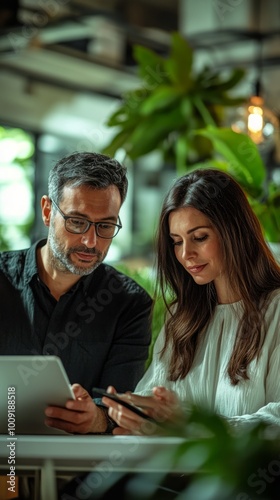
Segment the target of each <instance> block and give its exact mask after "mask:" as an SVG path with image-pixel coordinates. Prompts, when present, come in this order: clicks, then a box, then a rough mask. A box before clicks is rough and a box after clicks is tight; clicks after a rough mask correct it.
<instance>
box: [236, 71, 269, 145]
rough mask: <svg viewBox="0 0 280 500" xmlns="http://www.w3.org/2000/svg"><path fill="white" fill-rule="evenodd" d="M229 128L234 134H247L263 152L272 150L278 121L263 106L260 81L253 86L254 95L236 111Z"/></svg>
mask: <svg viewBox="0 0 280 500" xmlns="http://www.w3.org/2000/svg"><path fill="white" fill-rule="evenodd" d="M231 128H232V130H234V131H235V132H240V133H244V134H247V135H249V136H250V137H251V139H252V140H253V141H254V143H255V144H256V145H257V146H258V147H259V149H260V150H261V151H263V152H267V151H269V150H272V149H273V147H274V146H275V142H276V136H277V134H278V131H279V120H278V118H277V116H276V115H275V114H274V113H273V111H271V110H270V109H269V108H267V107H266V106H265V103H264V99H263V97H262V96H261V84H260V80H257V82H256V85H255V93H254V95H252V96H251V97H250V99H249V101H248V102H247V103H246V104H245V105H244V106H240V107H239V108H237V109H236V113H235V116H234V119H233V121H232V123H231Z"/></svg>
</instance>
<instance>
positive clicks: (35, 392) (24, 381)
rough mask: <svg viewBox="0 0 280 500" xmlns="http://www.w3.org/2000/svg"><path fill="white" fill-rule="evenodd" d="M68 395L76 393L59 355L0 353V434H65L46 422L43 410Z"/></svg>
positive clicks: (61, 402)
mask: <svg viewBox="0 0 280 500" xmlns="http://www.w3.org/2000/svg"><path fill="white" fill-rule="evenodd" d="M68 399H74V394H73V392H72V389H71V385H70V382H69V380H68V377H67V375H66V372H65V369H64V367H63V364H62V362H61V360H60V358H58V357H57V356H37V355H34V356H32V355H31V356H0V434H8V435H10V436H13V435H15V436H16V435H17V434H66V433H65V432H64V431H60V430H59V429H53V428H50V427H47V426H46V425H45V424H44V420H45V418H46V417H45V414H44V410H45V408H46V406H48V405H52V406H64V405H65V403H66V401H67V400H68ZM13 432H14V434H13Z"/></svg>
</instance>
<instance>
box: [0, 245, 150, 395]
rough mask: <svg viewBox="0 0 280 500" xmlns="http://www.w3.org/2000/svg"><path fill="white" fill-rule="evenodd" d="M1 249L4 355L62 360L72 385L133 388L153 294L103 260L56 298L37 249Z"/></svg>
mask: <svg viewBox="0 0 280 500" xmlns="http://www.w3.org/2000/svg"><path fill="white" fill-rule="evenodd" d="M44 243H45V241H41V242H39V243H36V244H34V245H32V246H31V247H30V248H29V249H26V250H19V251H12V252H2V253H0V295H1V303H2V305H1V306H0V354H10V355H11V354H43V355H57V356H59V357H60V358H61V360H62V362H63V364H64V367H65V369H66V372H67V374H68V377H69V380H70V382H71V383H79V384H81V385H82V386H83V387H84V388H85V389H86V390H87V391H89V393H91V388H92V387H94V386H95V387H103V388H106V387H107V386H108V385H114V386H115V387H116V389H117V390H118V391H120V392H122V391H126V390H133V389H134V387H135V385H136V383H137V382H138V380H139V379H140V378H141V377H142V375H143V373H144V370H145V361H146V359H147V356H148V349H149V344H150V338H151V331H150V311H151V305H152V300H151V298H150V296H149V295H148V294H147V293H146V292H145V291H144V289H143V288H141V287H140V286H139V285H138V284H137V283H136V282H135V281H133V280H132V279H131V278H129V277H128V276H126V275H124V274H122V273H120V272H119V271H117V270H116V269H114V268H113V267H112V266H109V265H107V264H103V263H102V264H100V265H99V267H98V268H97V269H96V270H95V271H93V272H92V273H91V274H90V275H88V276H84V277H81V278H80V279H79V281H78V282H77V283H76V284H75V285H74V286H73V287H72V288H71V289H70V290H69V291H68V292H66V293H65V294H64V295H62V296H61V297H60V299H59V300H58V301H57V300H56V299H55V298H54V297H53V296H52V295H51V294H50V292H49V289H48V287H47V286H46V285H45V284H44V283H43V282H42V281H41V280H40V278H39V274H38V268H37V263H36V248H37V247H38V245H41V246H42V245H43V244H44Z"/></svg>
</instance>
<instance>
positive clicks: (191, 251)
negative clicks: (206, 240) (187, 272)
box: [182, 242, 195, 260]
mask: <svg viewBox="0 0 280 500" xmlns="http://www.w3.org/2000/svg"><path fill="white" fill-rule="evenodd" d="M194 255H195V248H194V246H193V244H192V243H189V242H188V243H183V249H182V257H183V259H184V260H188V259H190V258H192V257H193V256H194Z"/></svg>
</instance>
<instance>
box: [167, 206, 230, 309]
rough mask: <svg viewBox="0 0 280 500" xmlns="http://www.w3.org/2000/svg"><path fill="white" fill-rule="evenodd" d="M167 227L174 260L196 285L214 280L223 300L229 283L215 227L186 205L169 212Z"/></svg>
mask: <svg viewBox="0 0 280 500" xmlns="http://www.w3.org/2000/svg"><path fill="white" fill-rule="evenodd" d="M169 231H170V237H171V238H172V240H173V246H174V253H175V256H176V258H177V260H178V261H179V262H180V264H182V266H183V267H184V268H185V270H186V271H187V272H188V273H189V274H190V275H191V277H192V278H193V280H194V281H195V282H196V283H197V284H198V285H205V284H207V283H210V282H211V281H213V282H214V285H215V288H216V291H217V294H218V299H219V302H220V301H221V302H222V301H223V300H224V299H225V292H226V291H228V285H227V278H226V269H225V259H224V256H223V251H222V245H221V242H220V237H219V234H218V231H217V229H216V228H215V227H214V226H213V225H212V224H211V222H210V220H209V219H208V218H207V217H206V216H205V215H204V214H203V213H202V212H200V211H199V210H196V209H195V208H192V207H186V208H180V209H178V210H175V211H174V212H171V213H170V215H169Z"/></svg>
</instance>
